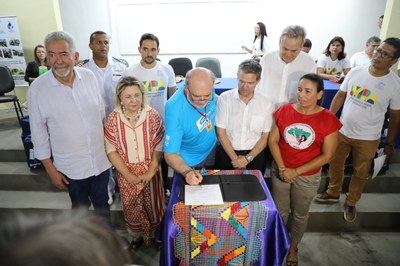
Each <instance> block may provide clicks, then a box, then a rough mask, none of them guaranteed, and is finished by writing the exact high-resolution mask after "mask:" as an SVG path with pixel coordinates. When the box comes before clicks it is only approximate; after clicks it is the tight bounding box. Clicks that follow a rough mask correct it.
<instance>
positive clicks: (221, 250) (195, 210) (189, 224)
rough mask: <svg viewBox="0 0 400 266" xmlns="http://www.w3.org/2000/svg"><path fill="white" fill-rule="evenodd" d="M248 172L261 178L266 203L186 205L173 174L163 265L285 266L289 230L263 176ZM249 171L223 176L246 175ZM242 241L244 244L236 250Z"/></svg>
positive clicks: (165, 217)
mask: <svg viewBox="0 0 400 266" xmlns="http://www.w3.org/2000/svg"><path fill="white" fill-rule="evenodd" d="M244 171H246V172H245V173H249V174H253V175H255V176H257V178H258V179H259V181H260V183H261V185H262V187H263V188H264V191H265V193H266V195H267V199H266V200H264V201H257V202H229V203H227V202H225V204H224V205H218V206H201V207H198V206H184V204H183V203H182V202H180V201H179V199H178V195H179V192H180V187H181V180H182V177H181V176H180V175H178V174H175V175H174V179H173V184H172V189H171V199H170V201H169V204H168V208H167V211H166V213H165V216H164V221H163V224H162V242H163V246H162V249H161V254H160V265H191V264H192V263H194V264H196V265H197V264H205V265H227V264H228V263H230V264H231V263H233V264H236V265H240V264H242V262H249V261H251V263H250V264H251V265H260V266H265V265H279V266H281V265H282V262H283V259H284V257H285V255H286V252H287V250H288V248H289V246H290V239H289V235H288V233H287V231H286V226H285V224H284V223H283V220H282V218H281V216H280V214H279V212H278V210H277V209H276V206H275V203H274V201H273V199H272V196H271V194H270V192H269V190H268V188H267V185H266V184H265V181H264V178H263V177H262V175H261V173H260V171H257V170H250V171H247V170H244ZM244 171H243V170H234V171H221V172H219V173H218V174H242V173H243V172H244ZM218 208H220V209H218ZM207 211H209V215H208V214H207ZM227 213H228V214H230V215H227ZM201 215H203V216H201ZM212 216H214V217H212ZM260 217H263V219H260ZM256 218H257V219H256ZM228 237H229V239H227V238H228ZM240 238H241V239H242V241H243V243H244V244H243V245H239V246H236V245H237V244H238V243H239V244H240ZM229 241H231V242H229ZM227 243H228V244H227ZM229 243H232V245H230V244H229Z"/></svg>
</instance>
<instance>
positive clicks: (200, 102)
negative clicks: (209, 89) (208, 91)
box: [187, 87, 211, 107]
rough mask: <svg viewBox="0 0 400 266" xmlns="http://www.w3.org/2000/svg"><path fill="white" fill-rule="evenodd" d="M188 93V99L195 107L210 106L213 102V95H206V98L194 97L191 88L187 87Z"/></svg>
mask: <svg viewBox="0 0 400 266" xmlns="http://www.w3.org/2000/svg"><path fill="white" fill-rule="evenodd" d="M187 92H188V97H187V98H188V100H189V102H190V103H192V104H193V105H196V106H202V107H205V106H207V105H208V104H209V102H210V100H211V95H204V96H197V95H193V94H192V93H191V92H190V89H189V87H187Z"/></svg>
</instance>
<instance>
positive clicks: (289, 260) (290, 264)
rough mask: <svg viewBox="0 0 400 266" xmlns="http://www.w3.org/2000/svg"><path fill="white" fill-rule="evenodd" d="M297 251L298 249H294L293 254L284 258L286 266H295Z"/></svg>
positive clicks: (290, 253)
mask: <svg viewBox="0 0 400 266" xmlns="http://www.w3.org/2000/svg"><path fill="white" fill-rule="evenodd" d="M297 251H299V249H297V248H296V249H295V250H294V252H289V254H288V255H287V257H286V266H296V265H297V262H298V260H297Z"/></svg>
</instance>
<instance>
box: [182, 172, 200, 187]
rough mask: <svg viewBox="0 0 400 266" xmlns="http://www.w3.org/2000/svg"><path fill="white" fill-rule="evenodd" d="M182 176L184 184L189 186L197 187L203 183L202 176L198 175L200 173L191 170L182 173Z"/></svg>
mask: <svg viewBox="0 0 400 266" xmlns="http://www.w3.org/2000/svg"><path fill="white" fill-rule="evenodd" d="M182 175H183V176H184V177H185V180H186V183H188V184H189V185H191V186H193V185H199V184H200V183H201V182H202V181H203V176H202V175H201V174H200V172H199V171H197V170H195V169H193V168H192V169H190V170H188V171H185V172H184V173H182Z"/></svg>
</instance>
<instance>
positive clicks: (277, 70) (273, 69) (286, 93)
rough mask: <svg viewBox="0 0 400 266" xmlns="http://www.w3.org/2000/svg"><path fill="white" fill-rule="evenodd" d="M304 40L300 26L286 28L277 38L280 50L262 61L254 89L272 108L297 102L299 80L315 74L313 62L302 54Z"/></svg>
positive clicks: (304, 34)
mask: <svg viewBox="0 0 400 266" xmlns="http://www.w3.org/2000/svg"><path fill="white" fill-rule="evenodd" d="M305 37H306V31H305V29H304V28H303V27H302V26H298V25H292V26H288V27H286V28H285V29H284V30H283V31H282V34H281V37H280V39H279V50H278V51H274V52H271V53H268V54H266V55H264V56H263V57H262V59H261V62H260V64H261V66H262V73H261V80H260V83H259V84H258V86H257V90H258V91H259V92H260V93H261V94H263V95H264V96H266V97H267V98H268V99H269V100H270V101H272V103H273V104H274V105H275V109H277V108H278V107H279V106H281V105H282V104H284V103H287V102H297V98H296V93H297V86H298V83H299V80H300V78H301V77H302V76H303V75H304V74H307V73H311V72H312V73H315V71H316V65H315V61H314V59H313V58H312V57H311V56H310V55H309V54H307V53H305V52H303V51H302V47H303V43H304V39H305Z"/></svg>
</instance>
